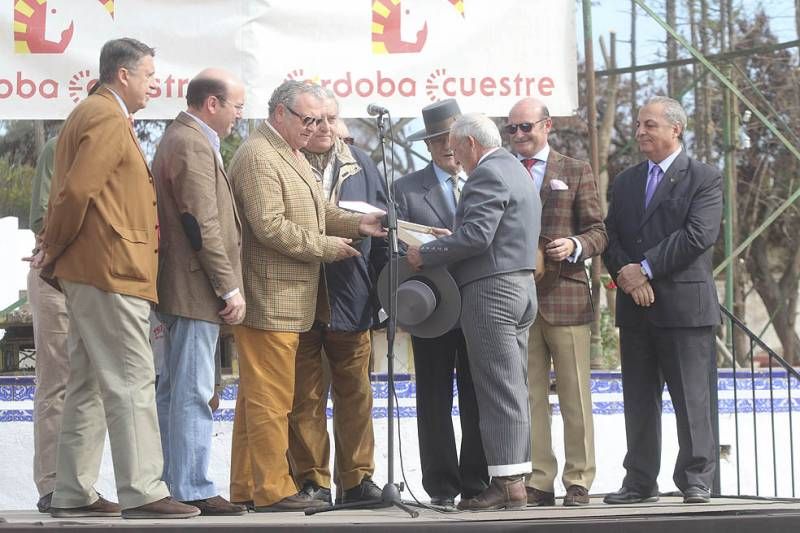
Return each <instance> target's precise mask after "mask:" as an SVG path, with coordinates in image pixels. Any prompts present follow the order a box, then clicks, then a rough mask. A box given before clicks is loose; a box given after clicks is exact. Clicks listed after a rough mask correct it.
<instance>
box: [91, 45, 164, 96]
mask: <svg viewBox="0 0 800 533" xmlns="http://www.w3.org/2000/svg"><path fill="white" fill-rule="evenodd" d="M155 55H156V50H155V48H151V47H149V46H147V45H146V44H144V43H143V42H141V41H137V40H136V39H131V38H130V37H123V38H122V39H113V40H111V41H108V42H106V44H104V45H103V48H102V49H101V50H100V83H114V80H115V79H116V76H117V71H118V70H119V69H120V68H126V69H128V70H133V69H135V68H136V66H137V65H138V64H139V61H140V60H141V59H142V58H143V57H144V56H153V57H155ZM96 85H99V84H96Z"/></svg>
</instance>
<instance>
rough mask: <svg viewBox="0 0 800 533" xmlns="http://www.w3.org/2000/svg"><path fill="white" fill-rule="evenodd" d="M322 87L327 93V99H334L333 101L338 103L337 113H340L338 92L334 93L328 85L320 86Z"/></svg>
mask: <svg viewBox="0 0 800 533" xmlns="http://www.w3.org/2000/svg"><path fill="white" fill-rule="evenodd" d="M320 88H321V89H322V92H323V93H324V94H325V99H326V100H333V103H334V104H336V114H337V115H338V114H339V99H338V98H336V93H334V92H333V91H332V90H331V89H329V88H328V87H320Z"/></svg>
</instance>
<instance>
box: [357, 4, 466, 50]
mask: <svg viewBox="0 0 800 533" xmlns="http://www.w3.org/2000/svg"><path fill="white" fill-rule="evenodd" d="M447 1H448V2H450V3H451V4H452V5H453V7H454V8H455V10H456V12H458V14H459V15H461V17H462V18H463V17H464V0H447ZM405 14H409V11H408V10H406V11H405ZM402 17H403V7H402V2H401V0H375V1H374V2H373V4H372V53H373V54H414V53H417V52H419V51H420V50H422V48H423V47H424V46H425V41H426V40H427V38H428V22H427V21H425V22H423V24H422V28H421V29H420V30H419V31H417V38H416V40H415V41H413V42H408V41H404V40H403V38H402V34H401V28H402Z"/></svg>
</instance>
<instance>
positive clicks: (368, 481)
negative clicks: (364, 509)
mask: <svg viewBox="0 0 800 533" xmlns="http://www.w3.org/2000/svg"><path fill="white" fill-rule="evenodd" d="M382 496H383V490H381V488H380V487H379V486H378V485H376V484H375V482H374V481H372V478H371V477H369V476H364V479H362V480H361V483H359V484H358V485H356V486H355V487H352V488H349V489H347V490H345V491H344V494H342V503H352V502H369V501H380V500H381V497H382Z"/></svg>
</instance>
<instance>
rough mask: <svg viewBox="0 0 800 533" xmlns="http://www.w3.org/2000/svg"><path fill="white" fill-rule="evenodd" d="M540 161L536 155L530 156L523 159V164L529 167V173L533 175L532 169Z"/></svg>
mask: <svg viewBox="0 0 800 533" xmlns="http://www.w3.org/2000/svg"><path fill="white" fill-rule="evenodd" d="M538 162H539V160H538V159H536V158H535V157H528V158H526V159H523V160H522V164H523V165H524V166H525V168H526V169H527V171H528V174H531V175H533V174H532V173H531V169H532V168H533V165H535V164H536V163H538Z"/></svg>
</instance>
